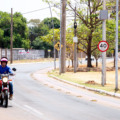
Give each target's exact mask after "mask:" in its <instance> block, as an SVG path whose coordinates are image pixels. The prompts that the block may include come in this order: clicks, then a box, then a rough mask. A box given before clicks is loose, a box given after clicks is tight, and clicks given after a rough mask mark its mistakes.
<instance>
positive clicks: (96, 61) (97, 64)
mask: <svg viewBox="0 0 120 120" xmlns="http://www.w3.org/2000/svg"><path fill="white" fill-rule="evenodd" d="M96 67H98V58H96Z"/></svg>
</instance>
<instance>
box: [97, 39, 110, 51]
mask: <svg viewBox="0 0 120 120" xmlns="http://www.w3.org/2000/svg"><path fill="white" fill-rule="evenodd" d="M102 43H104V45H106V48H105V49H101V47H100V45H102ZM97 47H98V49H99V51H100V52H106V51H107V50H108V49H109V44H108V42H106V41H100V42H99V43H98V45H97ZM103 47H104V46H103Z"/></svg>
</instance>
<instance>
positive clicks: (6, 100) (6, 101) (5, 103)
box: [4, 91, 8, 108]
mask: <svg viewBox="0 0 120 120" xmlns="http://www.w3.org/2000/svg"><path fill="white" fill-rule="evenodd" d="M4 106H5V108H7V107H8V91H5V96H4Z"/></svg>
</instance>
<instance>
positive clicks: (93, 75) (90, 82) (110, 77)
mask: <svg viewBox="0 0 120 120" xmlns="http://www.w3.org/2000/svg"><path fill="white" fill-rule="evenodd" d="M109 64H112V63H109ZM109 64H108V65H109ZM48 74H49V75H54V76H56V77H58V78H60V79H64V80H67V81H70V82H74V83H77V84H80V85H84V86H86V87H90V88H95V89H101V90H105V91H108V92H117V93H120V90H118V91H115V71H107V72H106V83H107V84H106V85H105V86H104V87H103V86H102V85H101V77H102V76H101V75H102V74H101V72H93V71H89V72H77V73H73V72H66V73H65V74H61V75H59V70H53V71H50V72H49V73H48ZM119 75H120V70H119ZM118 83H119V89H120V78H119V81H118Z"/></svg>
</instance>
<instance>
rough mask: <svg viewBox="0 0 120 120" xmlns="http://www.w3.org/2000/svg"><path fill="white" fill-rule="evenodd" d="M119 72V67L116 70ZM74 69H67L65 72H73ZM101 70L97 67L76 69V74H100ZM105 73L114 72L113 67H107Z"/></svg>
mask: <svg viewBox="0 0 120 120" xmlns="http://www.w3.org/2000/svg"><path fill="white" fill-rule="evenodd" d="M118 69H119V70H120V67H119V68H118ZM73 71H74V68H67V72H73ZM101 71H102V68H100V67H98V68H96V67H92V68H88V67H80V68H78V69H77V72H101ZM106 71H115V68H114V67H107V68H106Z"/></svg>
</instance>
